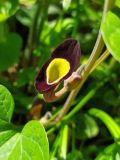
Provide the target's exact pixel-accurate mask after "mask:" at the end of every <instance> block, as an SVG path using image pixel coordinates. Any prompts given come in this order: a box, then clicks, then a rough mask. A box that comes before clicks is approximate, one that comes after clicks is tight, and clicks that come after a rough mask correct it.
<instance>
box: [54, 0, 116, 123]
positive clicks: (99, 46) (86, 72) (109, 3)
mask: <svg viewBox="0 0 120 160" xmlns="http://www.w3.org/2000/svg"><path fill="white" fill-rule="evenodd" d="M113 3H114V1H113V0H105V3H104V10H103V17H102V20H103V19H104V17H105V15H106V13H107V11H108V10H109V9H110V8H111V6H112V5H113ZM103 46H104V42H103V39H102V35H101V31H99V34H98V38H97V41H96V43H95V46H94V48H93V51H92V53H91V56H90V58H89V60H88V63H87V65H86V67H85V70H84V72H83V77H82V80H81V81H80V84H79V86H78V87H77V88H76V89H75V90H73V91H72V92H71V93H70V95H69V96H68V98H67V100H66V102H65V104H64V107H63V109H62V110H61V112H60V114H59V116H58V117H57V119H56V122H59V121H60V120H61V119H62V118H63V117H64V115H65V114H66V113H67V112H68V110H69V109H70V107H71V104H72V102H73V101H74V99H75V97H76V95H77V94H78V92H79V91H80V89H81V88H82V86H83V84H84V83H85V81H86V80H87V78H88V76H89V74H90V71H91V69H92V66H93V65H94V63H95V61H96V60H97V59H98V57H99V55H100V54H101V52H102V49H103Z"/></svg>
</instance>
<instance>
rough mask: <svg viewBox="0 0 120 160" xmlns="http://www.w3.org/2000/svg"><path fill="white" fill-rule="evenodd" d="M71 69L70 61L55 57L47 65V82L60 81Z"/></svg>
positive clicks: (50, 83)
mask: <svg viewBox="0 0 120 160" xmlns="http://www.w3.org/2000/svg"><path fill="white" fill-rule="evenodd" d="M69 71H70V63H69V62H68V61H67V60H66V59H64V58H54V59H53V60H52V61H51V62H50V64H49V65H48V67H47V70H46V78H47V84H49V85H52V84H56V83H57V82H59V81H60V80H61V79H62V78H63V77H64V76H65V75H66V74H67V73H68V72H69Z"/></svg>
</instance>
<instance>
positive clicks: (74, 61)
mask: <svg viewBox="0 0 120 160" xmlns="http://www.w3.org/2000/svg"><path fill="white" fill-rule="evenodd" d="M80 54H81V51H80V45H79V42H78V41H77V40H75V39H67V40H65V41H64V42H63V43H61V44H60V45H59V46H58V47H57V48H56V49H55V50H54V51H53V53H52V55H51V57H50V59H48V61H47V62H46V63H45V64H44V65H43V66H42V68H41V69H40V71H39V73H38V75H37V77H36V82H35V86H36V89H37V90H38V92H40V93H46V92H48V91H50V90H54V89H55V88H56V87H57V86H58V85H59V84H60V83H61V82H63V81H64V80H66V79H68V78H69V77H70V76H71V75H72V73H73V72H74V71H75V69H76V68H77V66H78V64H79V61H80Z"/></svg>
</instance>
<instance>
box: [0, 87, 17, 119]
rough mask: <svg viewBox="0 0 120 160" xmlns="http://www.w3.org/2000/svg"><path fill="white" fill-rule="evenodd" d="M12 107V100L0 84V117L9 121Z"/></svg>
mask: <svg viewBox="0 0 120 160" xmlns="http://www.w3.org/2000/svg"><path fill="white" fill-rule="evenodd" d="M13 109H14V100H13V97H12V95H11V93H10V92H9V91H8V89H7V88H6V87H4V86H2V85H0V119H2V120H5V121H7V122H10V120H11V117H12V114H13Z"/></svg>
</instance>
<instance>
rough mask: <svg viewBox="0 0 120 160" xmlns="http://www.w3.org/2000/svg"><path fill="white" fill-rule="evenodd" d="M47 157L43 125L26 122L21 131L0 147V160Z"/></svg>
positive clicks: (46, 159) (47, 150) (35, 159)
mask: <svg viewBox="0 0 120 160" xmlns="http://www.w3.org/2000/svg"><path fill="white" fill-rule="evenodd" d="M38 157H39V159H40V160H48V159H49V147H48V140H47V136H46V133H45V130H44V128H43V126H42V125H41V124H40V123H39V122H37V121H30V122H28V123H27V124H26V125H25V127H24V128H23V130H22V132H21V133H17V134H15V135H14V136H13V137H12V138H10V139H9V140H8V141H6V143H4V144H3V145H2V146H1V147H0V160H3V159H4V160H18V159H22V160H37V159H38Z"/></svg>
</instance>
